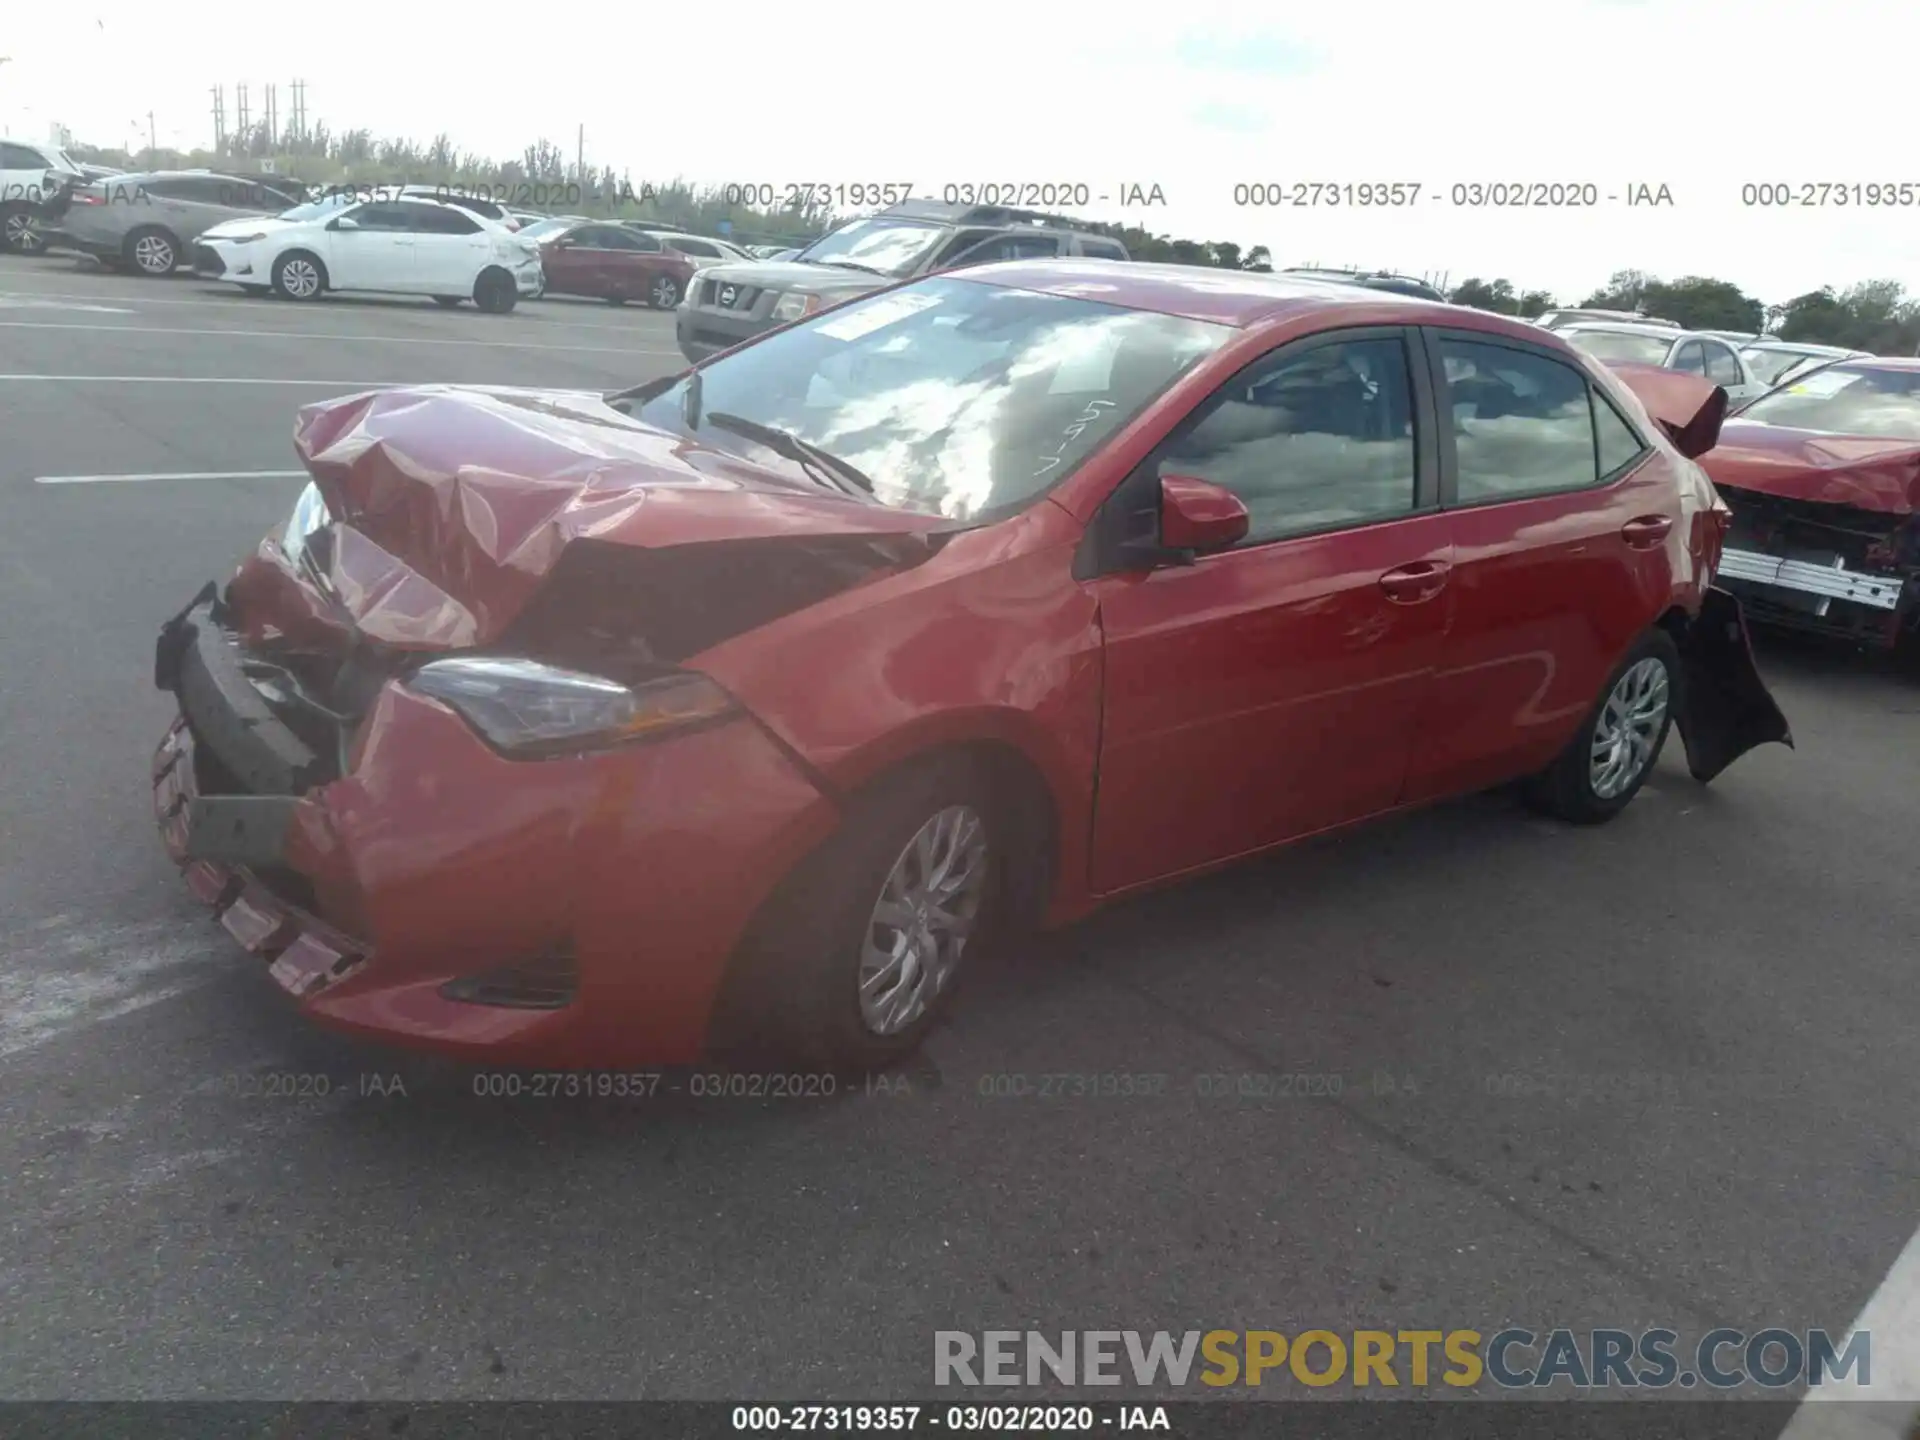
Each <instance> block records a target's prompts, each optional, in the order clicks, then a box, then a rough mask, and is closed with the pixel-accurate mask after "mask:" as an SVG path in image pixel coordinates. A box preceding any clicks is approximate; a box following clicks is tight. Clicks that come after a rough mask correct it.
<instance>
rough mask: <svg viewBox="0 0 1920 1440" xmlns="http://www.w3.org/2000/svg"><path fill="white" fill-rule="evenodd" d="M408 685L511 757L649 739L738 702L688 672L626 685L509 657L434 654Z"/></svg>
mask: <svg viewBox="0 0 1920 1440" xmlns="http://www.w3.org/2000/svg"><path fill="white" fill-rule="evenodd" d="M408 684H409V685H410V686H411V687H412V688H413V689H414V690H415V691H416V692H418V693H419V694H422V695H427V696H431V697H432V698H433V699H435V700H440V701H443V702H444V703H446V704H447V705H449V706H451V707H452V708H453V709H454V710H456V711H458V712H459V713H460V715H461V717H462V718H463V719H465V720H466V721H467V723H468V724H470V725H472V726H473V728H474V729H476V730H478V731H479V732H480V734H481V735H482V736H483V737H484V738H485V739H486V740H487V741H488V743H490V744H491V745H492V746H493V747H494V748H495V749H497V750H500V751H503V752H504V753H506V754H507V755H510V756H513V757H514V758H516V759H539V758H541V757H545V756H553V755H573V754H578V753H579V752H581V751H583V750H598V749H602V748H604V747H606V746H609V745H619V744H625V743H628V742H631V741H636V740H648V739H653V738H655V737H657V736H660V735H664V734H668V733H670V732H672V731H676V730H685V729H688V728H689V727H692V726H697V725H704V724H708V723H710V722H712V721H715V720H720V719H723V718H725V717H726V716H729V715H731V714H733V713H735V710H736V708H737V707H736V706H735V705H734V703H733V697H732V696H730V695H728V694H727V692H726V691H724V690H722V689H721V688H720V687H719V686H718V685H716V684H714V683H713V681H711V680H709V679H707V677H706V676H704V675H695V674H692V673H691V672H683V673H680V674H674V675H667V676H663V677H661V678H660V679H658V680H648V681H646V682H644V683H642V684H639V685H631V686H629V685H622V684H620V683H619V682H618V681H616V680H608V679H606V678H605V677H604V676H600V675H589V674H586V673H585V672H583V671H579V670H562V669H560V668H559V667H557V666H553V665H542V664H540V663H539V662H538V661H535V660H520V659H515V658H513V657H511V656H491V655H476V656H461V657H455V658H452V659H447V660H434V661H432V662H430V663H428V664H426V665H423V666H421V667H420V669H418V670H417V671H415V672H414V674H413V678H412V679H411V680H410V681H408Z"/></svg>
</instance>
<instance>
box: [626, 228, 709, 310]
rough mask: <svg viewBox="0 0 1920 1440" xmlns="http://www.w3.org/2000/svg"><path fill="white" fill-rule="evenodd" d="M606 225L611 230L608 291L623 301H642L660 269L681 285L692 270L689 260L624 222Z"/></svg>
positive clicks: (677, 284) (692, 263) (682, 285)
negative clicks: (623, 223) (610, 287)
mask: <svg viewBox="0 0 1920 1440" xmlns="http://www.w3.org/2000/svg"><path fill="white" fill-rule="evenodd" d="M607 228H608V229H609V231H611V238H610V239H609V241H608V250H607V273H608V275H609V277H610V279H609V283H610V284H611V285H612V286H613V287H614V288H613V289H612V290H611V291H610V292H609V293H611V294H616V295H618V296H619V297H620V298H622V299H624V300H644V299H646V297H647V288H648V287H649V286H650V285H652V284H653V281H654V278H655V277H656V276H658V275H660V274H661V273H663V272H664V273H666V274H668V275H671V276H672V277H673V279H674V283H675V285H676V286H679V287H681V288H682V289H684V288H685V285H686V279H687V277H688V276H689V275H691V274H692V273H693V268H694V262H693V261H692V260H689V259H688V258H687V257H686V256H684V255H678V254H675V253H674V252H673V251H672V250H670V249H668V248H667V246H666V245H665V244H664V243H663V242H661V241H660V240H658V239H656V238H655V237H654V236H652V235H643V234H641V233H640V231H638V230H629V229H627V228H626V227H625V226H624V225H612V226H608V227H607Z"/></svg>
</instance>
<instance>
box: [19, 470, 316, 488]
mask: <svg viewBox="0 0 1920 1440" xmlns="http://www.w3.org/2000/svg"><path fill="white" fill-rule="evenodd" d="M306 473H307V472H306V471H304V470H160V471H155V472H154V473H152V474H150V475H36V476H34V477H33V483H34V484H36V485H113V484H120V483H133V482H137V481H141V480H298V479H300V478H302V477H303V476H305V475H306Z"/></svg>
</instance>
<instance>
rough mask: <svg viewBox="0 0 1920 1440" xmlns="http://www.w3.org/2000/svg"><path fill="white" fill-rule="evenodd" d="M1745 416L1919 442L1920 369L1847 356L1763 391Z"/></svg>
mask: <svg viewBox="0 0 1920 1440" xmlns="http://www.w3.org/2000/svg"><path fill="white" fill-rule="evenodd" d="M1740 418H1741V419H1742V420H1758V421H1760V422H1761V423H1762V424H1765V425H1783V426H1787V427H1790V428H1792V429H1795V430H1824V431H1826V432H1828V433H1829V434H1835V435H1871V436H1875V437H1878V438H1883V439H1888V440H1914V441H1920V370H1894V369H1880V368H1877V367H1875V366H1873V365H1871V364H1867V363H1860V362H1854V361H1847V362H1844V363H1842V364H1838V365H1829V366H1827V367H1826V368H1825V369H1822V370H1816V371H1814V372H1813V373H1812V374H1810V375H1804V376H1802V377H1800V378H1799V379H1797V380H1795V379H1793V378H1791V377H1789V378H1788V382H1787V384H1786V385H1784V386H1783V387H1782V388H1780V389H1778V390H1774V391H1772V392H1770V393H1768V394H1766V395H1762V396H1761V397H1760V398H1759V399H1758V400H1756V401H1754V402H1753V404H1751V405H1749V406H1748V407H1747V408H1746V409H1744V410H1742V411H1741V412H1740Z"/></svg>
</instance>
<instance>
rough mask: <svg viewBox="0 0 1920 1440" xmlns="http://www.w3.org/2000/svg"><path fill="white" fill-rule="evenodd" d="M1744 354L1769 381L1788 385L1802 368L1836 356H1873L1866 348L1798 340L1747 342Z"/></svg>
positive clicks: (1754, 371)
mask: <svg viewBox="0 0 1920 1440" xmlns="http://www.w3.org/2000/svg"><path fill="white" fill-rule="evenodd" d="M1740 358H1741V359H1742V360H1744V361H1746V362H1747V368H1748V369H1749V370H1751V371H1753V373H1754V374H1755V375H1757V376H1759V378H1760V379H1761V380H1762V381H1764V382H1765V383H1766V384H1768V385H1784V384H1786V383H1787V381H1788V380H1789V379H1791V378H1792V377H1793V376H1794V375H1796V374H1798V373H1799V372H1800V371H1802V370H1809V369H1812V368H1813V367H1814V366H1816V365H1827V364H1831V363H1832V362H1833V361H1835V360H1871V359H1872V358H1873V356H1872V355H1870V354H1869V353H1868V352H1867V351H1865V350H1844V349H1842V348H1841V347H1840V346H1838V345H1814V344H1810V343H1807V342H1804V341H1794V340H1759V341H1756V342H1754V343H1753V344H1751V345H1747V346H1744V347H1743V348H1742V349H1741V351H1740Z"/></svg>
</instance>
